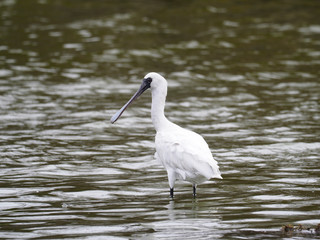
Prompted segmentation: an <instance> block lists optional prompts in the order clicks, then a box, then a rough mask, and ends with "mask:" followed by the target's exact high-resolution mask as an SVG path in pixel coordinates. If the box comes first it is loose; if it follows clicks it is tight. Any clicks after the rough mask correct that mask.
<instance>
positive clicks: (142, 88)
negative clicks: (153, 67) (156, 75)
mask: <svg viewBox="0 0 320 240" xmlns="http://www.w3.org/2000/svg"><path fill="white" fill-rule="evenodd" d="M151 82H152V78H150V77H149V78H145V79H143V81H142V84H141V86H140V88H139V90H138V91H137V92H136V93H135V94H134V95H133V96H132V97H131V98H130V100H129V101H128V102H127V103H126V104H125V105H124V106H123V107H122V108H121V109H120V110H119V111H118V112H116V114H114V115H113V116H112V118H111V119H110V121H111V123H114V122H115V121H117V120H118V118H119V117H120V116H121V114H122V113H123V112H124V110H126V108H127V107H128V106H129V105H130V104H131V103H132V102H133V101H134V100H135V99H137V98H138V97H139V96H140V95H141V94H142V93H143V92H144V91H145V90H147V89H148V88H150V84H151Z"/></svg>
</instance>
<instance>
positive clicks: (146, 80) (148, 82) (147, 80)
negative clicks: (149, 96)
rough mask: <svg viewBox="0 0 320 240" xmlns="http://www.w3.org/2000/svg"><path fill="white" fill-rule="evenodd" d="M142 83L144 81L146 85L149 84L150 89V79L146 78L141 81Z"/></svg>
mask: <svg viewBox="0 0 320 240" xmlns="http://www.w3.org/2000/svg"><path fill="white" fill-rule="evenodd" d="M143 81H145V82H146V83H147V84H149V87H150V84H151V82H152V78H151V77H148V78H145V79H143Z"/></svg>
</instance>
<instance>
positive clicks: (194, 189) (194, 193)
mask: <svg viewBox="0 0 320 240" xmlns="http://www.w3.org/2000/svg"><path fill="white" fill-rule="evenodd" d="M196 196H197V193H196V185H193V197H196Z"/></svg>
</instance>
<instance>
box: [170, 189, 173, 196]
mask: <svg viewBox="0 0 320 240" xmlns="http://www.w3.org/2000/svg"><path fill="white" fill-rule="evenodd" d="M170 197H171V198H173V188H170Z"/></svg>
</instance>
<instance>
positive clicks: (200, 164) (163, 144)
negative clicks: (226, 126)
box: [156, 127, 221, 184]
mask: <svg viewBox="0 0 320 240" xmlns="http://www.w3.org/2000/svg"><path fill="white" fill-rule="evenodd" d="M156 149H157V155H158V158H159V160H160V162H161V163H162V165H163V166H164V167H165V168H166V169H167V170H168V169H170V171H175V173H176V178H180V179H183V180H187V181H190V182H194V183H196V184H198V183H201V182H203V181H205V180H206V179H210V178H221V175H220V171H219V167H218V163H217V161H216V160H214V159H213V157H212V154H211V151H210V149H209V146H208V144H207V143H206V141H205V140H204V139H203V138H202V137H201V136H200V135H199V134H197V133H194V132H192V131H189V130H186V129H183V128H180V127H179V129H174V130H172V131H165V132H157V135H156Z"/></svg>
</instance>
